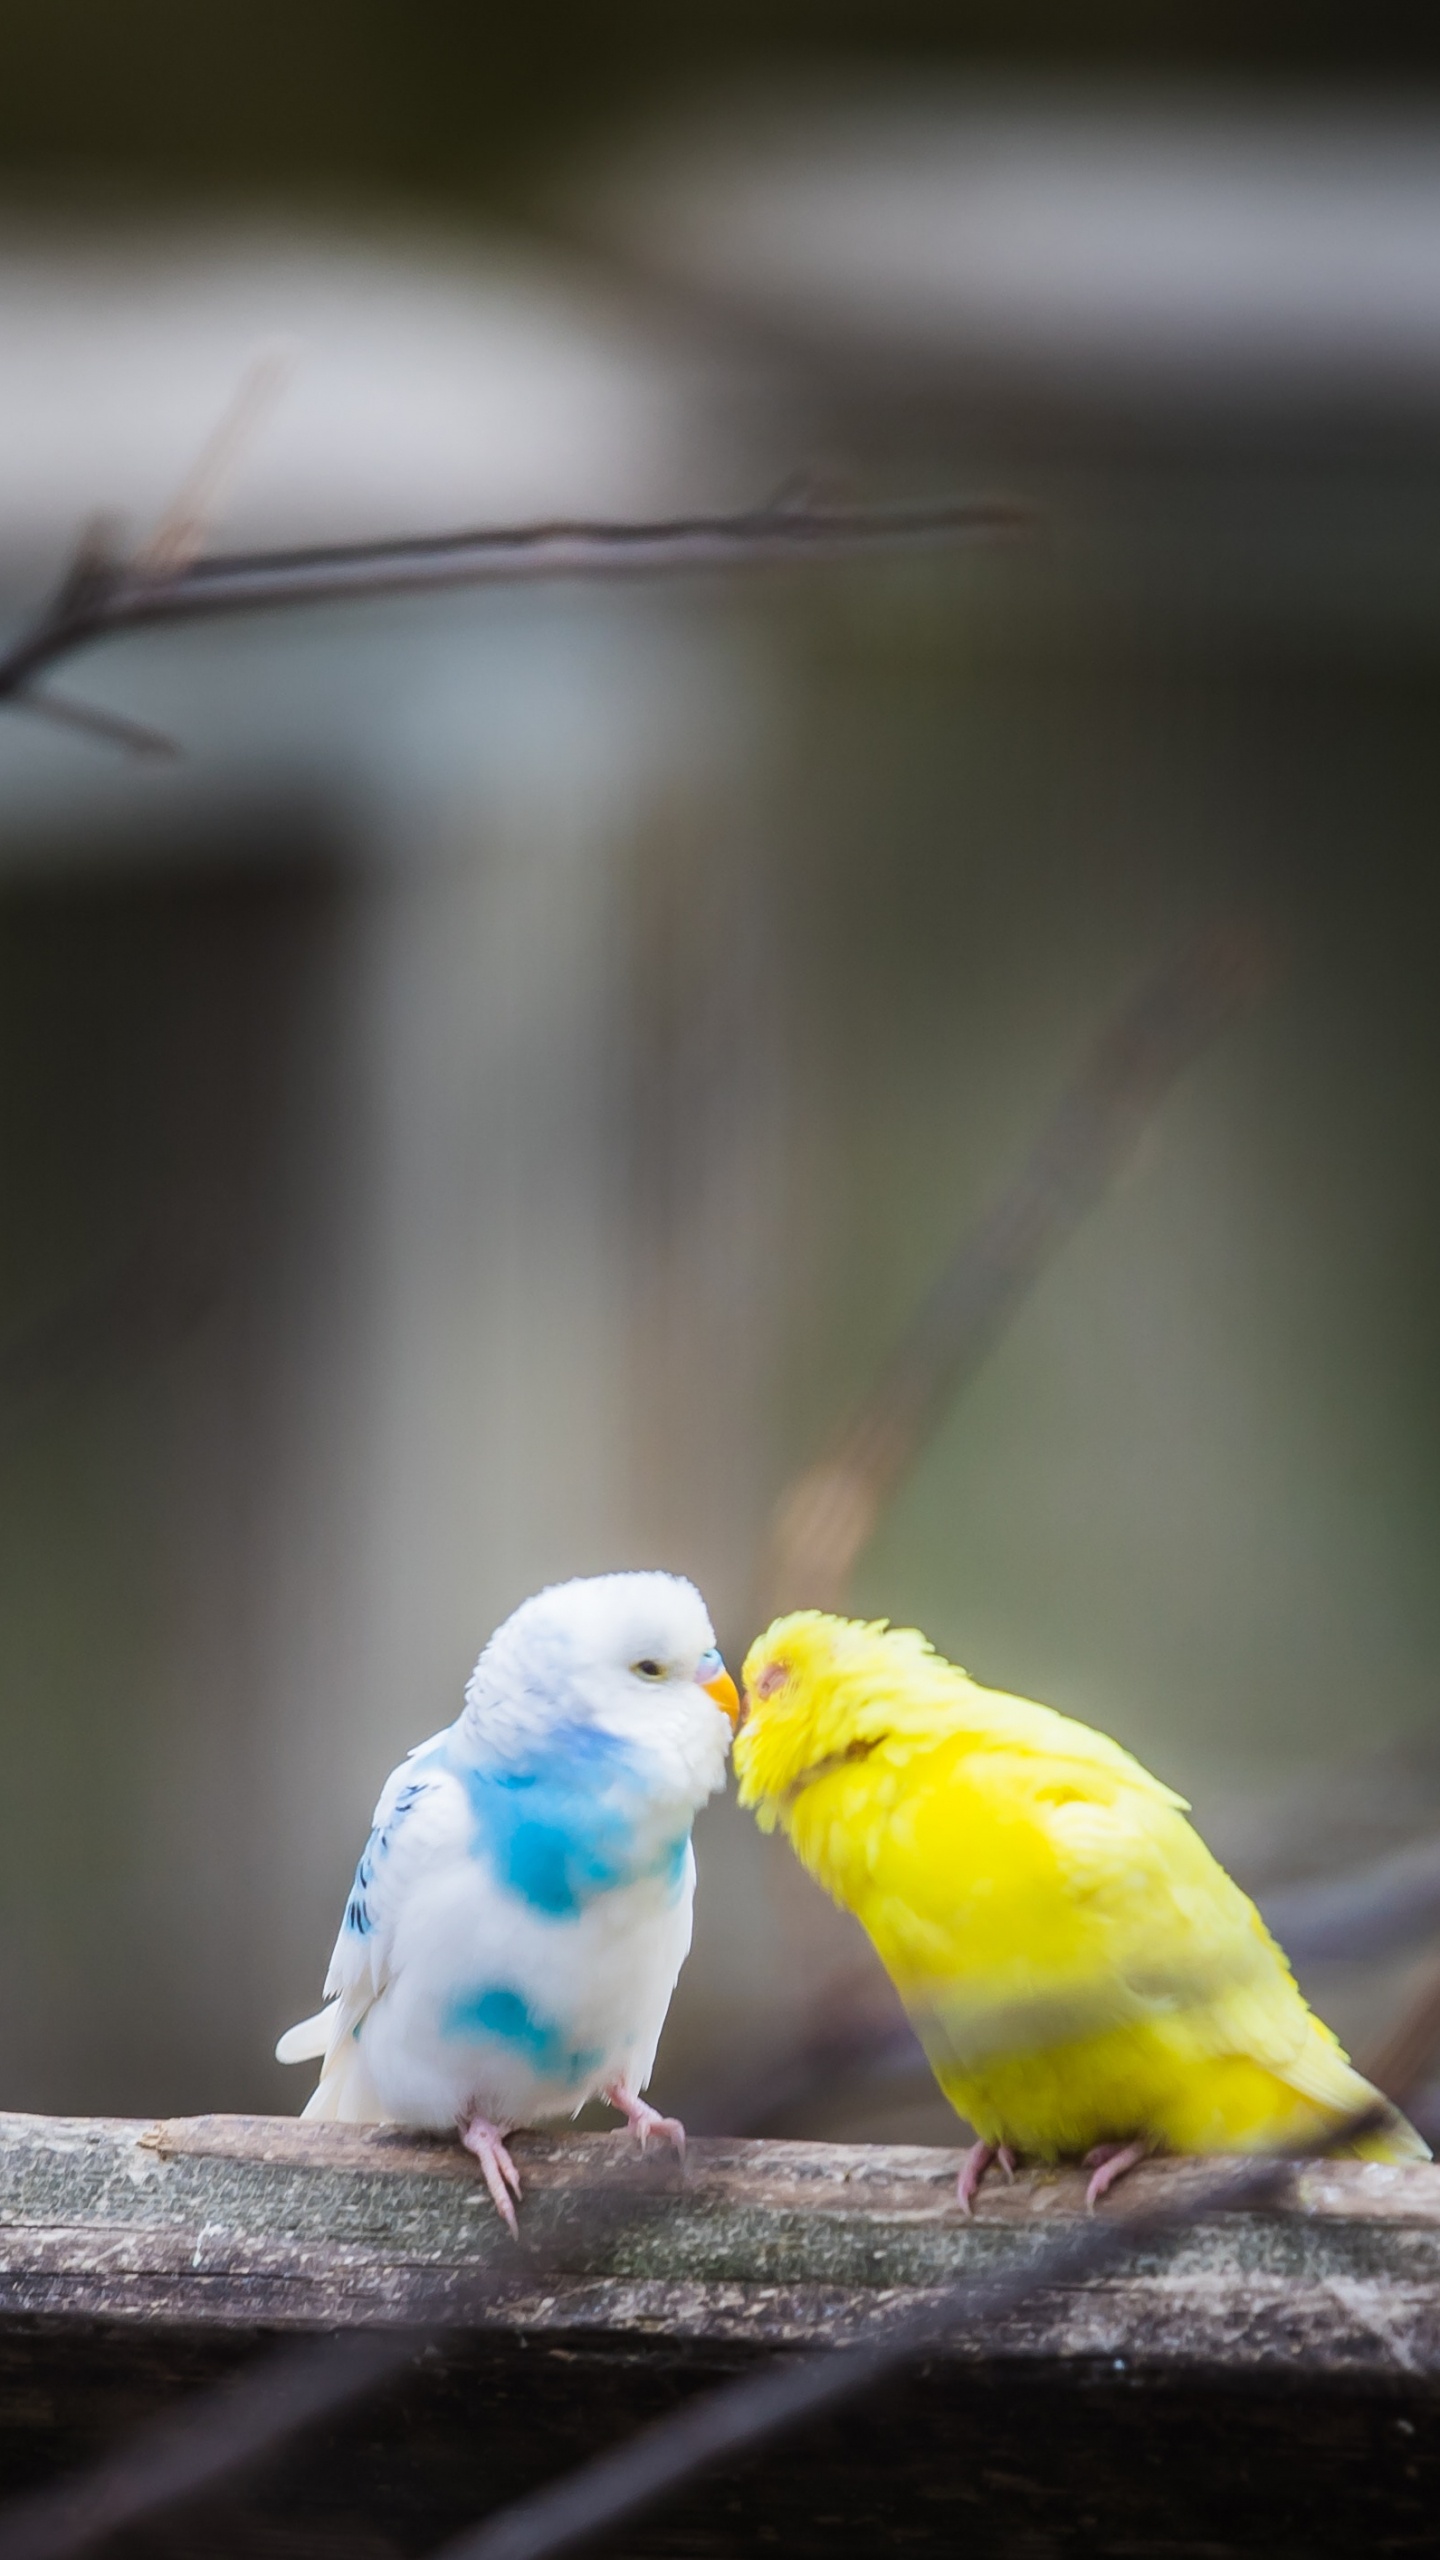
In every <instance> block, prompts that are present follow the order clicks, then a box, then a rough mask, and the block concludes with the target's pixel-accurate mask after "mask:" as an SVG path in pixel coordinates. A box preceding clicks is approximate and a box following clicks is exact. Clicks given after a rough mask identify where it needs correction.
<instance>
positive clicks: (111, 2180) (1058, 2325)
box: [0, 2116, 1440, 2380]
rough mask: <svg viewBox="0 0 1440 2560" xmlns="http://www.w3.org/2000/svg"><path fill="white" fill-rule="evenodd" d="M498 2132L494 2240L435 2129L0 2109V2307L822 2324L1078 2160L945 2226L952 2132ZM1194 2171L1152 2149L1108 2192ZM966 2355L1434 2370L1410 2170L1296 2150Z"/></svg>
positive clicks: (910, 2286)
mask: <svg viewBox="0 0 1440 2560" xmlns="http://www.w3.org/2000/svg"><path fill="white" fill-rule="evenodd" d="M517 2157H518V2158H520V2159H521V2161H522V2164H523V2168H524V2173H525V2179H526V2201H525V2226H524V2228H525V2243H526V2245H525V2247H523V2248H522V2249H521V2250H519V2251H517V2250H516V2249H515V2247H514V2245H513V2244H512V2243H511V2241H510V2240H509V2239H508V2238H507V2236H506V2234H505V2232H504V2231H503V2229H502V2228H501V2226H500V2224H499V2223H498V2221H497V2220H496V2218H495V2216H494V2214H493V2212H492V2211H491V2209H490V2207H489V2205H488V2201H487V2199H486V2197H485V2193H484V2190H483V2188H482V2187H481V2185H480V2183H479V2181H478V2180H477V2178H476V2176H475V2174H474V2171H473V2169H472V2167H471V2165H470V2163H469V2161H468V2160H467V2159H466V2157H465V2155H464V2154H463V2153H462V2152H461V2151H460V2150H459V2149H458V2147H457V2146H455V2145H452V2144H449V2143H442V2142H434V2143H430V2142H420V2141H416V2140H414V2139H412V2138H410V2137H407V2136H403V2135H399V2134H392V2133H388V2132H386V2131H384V2130H381V2129H379V2128H376V2129H371V2128H367V2127H351V2126H337V2125H309V2124H300V2123H299V2122H297V2121H292V2120H291V2119H290V2118H288V2117H250V2116H200V2117H195V2118H190V2119H184V2120H181V2121H178V2122H173V2123H167V2124H157V2125H143V2124H132V2123H125V2122H114V2121H110V2120H107V2119H98V2120H97V2119H88V2118H87V2119H79V2120H69V2119H55V2118H49V2117H32V2116H9V2117H4V2118H0V2318H5V2319H12V2320H13V2319H14V2318H15V2317H17V2316H22V2317H27V2318H31V2317H34V2316H37V2315H40V2316H43V2317H45V2318H47V2319H50V2320H57V2321H58V2320H67V2319H68V2320H77V2319H78V2320H87V2321H88V2320H93V2319H96V2318H104V2319H108V2320H143V2321H145V2322H146V2323H154V2322H156V2321H171V2322H183V2323H185V2324H186V2325H187V2326H188V2325H190V2324H194V2323H199V2324H201V2325H202V2326H213V2327H216V2328H220V2329H231V2330H233V2329H237V2328H238V2329H242V2330H259V2329H265V2330H274V2329H277V2328H285V2329H288V2328H295V2327H311V2326H319V2327H325V2328H332V2327H344V2326H349V2325H352V2324H356V2323H366V2324H370V2323H382V2324H392V2325H396V2326H404V2327H414V2326H423V2327H430V2326H432V2325H434V2324H436V2323H447V2322H452V2323H453V2322H457V2321H458V2322H461V2323H463V2324H465V2325H467V2326H473V2325H483V2326H486V2327H498V2328H500V2329H503V2330H505V2331H508V2332H512V2333H515V2334H521V2333H524V2334H526V2335H533V2336H535V2337H537V2338H538V2337H543V2336H546V2335H555V2334H559V2333H561V2332H565V2331H569V2330H575V2329H583V2330H585V2331H586V2332H587V2333H590V2334H592V2335H593V2336H595V2337H596V2338H597V2339H598V2338H610V2339H613V2340H614V2341H616V2342H617V2345H618V2344H620V2343H623V2342H624V2341H625V2340H626V2339H628V2338H630V2337H631V2336H645V2337H647V2338H670V2339H674V2340H676V2341H679V2340H682V2339H704V2340H706V2341H710V2342H714V2341H717V2340H727V2341H732V2342H736V2343H739V2342H745V2343H751V2342H762V2343H764V2344H767V2345H783V2346H793V2345H796V2344H799V2343H801V2342H804V2343H806V2344H809V2343H811V2342H812V2341H816V2342H820V2343H827V2342H828V2343H835V2342H837V2341H838V2340H840V2339H841V2338H855V2337H861V2336H863V2335H865V2334H866V2332H867V2330H868V2329H870V2328H871V2327H872V2326H873V2325H874V2324H875V2322H876V2321H877V2319H879V2318H883V2315H884V2313H885V2310H886V2307H887V2305H889V2304H892V2303H893V2301H894V2299H895V2295H896V2291H897V2288H899V2289H905V2290H914V2289H923V2288H925V2287H926V2286H933V2285H938V2284H941V2283H947V2282H950V2281H952V2280H953V2279H954V2278H956V2277H957V2276H961V2275H963V2274H964V2273H966V2272H967V2270H968V2269H970V2268H972V2267H973V2268H976V2269H979V2268H982V2267H983V2268H984V2269H986V2270H987V2271H989V2270H991V2269H993V2268H995V2267H997V2266H1003V2265H1006V2264H1010V2263H1014V2264H1020V2263H1022V2262H1023V2260H1024V2258H1025V2257H1026V2255H1027V2254H1028V2253H1030V2252H1032V2251H1033V2250H1034V2248H1035V2247H1036V2246H1037V2244H1038V2243H1039V2242H1040V2241H1041V2240H1044V2239H1047V2238H1050V2237H1052V2236H1053V2235H1054V2234H1055V2232H1056V2231H1057V2229H1059V2228H1060V2227H1062V2226H1063V2225H1064V2224H1065V2223H1067V2222H1068V2221H1073V2220H1074V2219H1075V2218H1076V2217H1077V2216H1078V2215H1079V2214H1080V2212H1081V2209H1082V2200H1083V2193H1084V2180H1083V2177H1082V2176H1081V2175H1080V2173H1079V2172H1078V2171H1071V2170H1067V2169H1061V2170H1053V2171H1052V2170H1031V2171H1027V2172H1025V2173H1023V2174H1022V2175H1021V2176H1020V2177H1019V2178H1018V2179H1017V2180H1016V2182H1015V2184H1014V2186H1013V2187H1006V2186H1004V2185H1003V2184H1001V2183H999V2182H996V2183H994V2184H992V2185H990V2186H987V2188H986V2190H985V2192H984V2195H983V2197H982V2201H981V2204H980V2208H979V2210H978V2212H977V2215H976V2218H975V2220H974V2221H973V2222H967V2221H966V2220H965V2219H964V2218H963V2216H962V2215H960V2214H959V2213H958V2212H957V2210H956V2208H955V2203H954V2184H955V2173H956V2169H957V2167H958V2164H959V2158H960V2154H959V2153H958V2152H954V2153H952V2152H948V2151H934V2150H928V2149H920V2148H917V2147H910V2146H904V2147H896V2146H890V2145H880V2144H853V2145H851V2144H839V2143H798V2142H722V2141H708V2142H702V2143H698V2144H696V2145H694V2146H693V2147H692V2152H691V2158H690V2162H689V2164H688V2166H687V2169H686V2171H685V2173H684V2175H683V2177H682V2176H681V2174H680V2173H679V2172H678V2171H677V2170H676V2169H674V2168H673V2167H672V2165H671V2163H670V2162H669V2160H668V2159H661V2158H660V2157H659V2156H652V2157H651V2158H649V2159H648V2160H644V2161H642V2160H640V2159H639V2158H638V2157H637V2156H636V2155H635V2153H634V2151H633V2150H632V2148H631V2146H630V2144H629V2142H628V2139H627V2138H626V2137H625V2136H623V2135H620V2134H615V2135H608V2134H566V2135H561V2136H542V2135H528V2136H526V2135H522V2136H520V2137H519V2138H518V2149H517ZM1210 2175H1213V2168H1207V2167H1206V2165H1205V2164H1202V2163H1198V2162H1194V2161H1166V2162H1155V2163H1152V2164H1151V2165H1150V2166H1149V2167H1147V2168H1146V2169H1144V2170H1142V2171H1140V2172H1138V2173H1137V2175H1136V2176H1135V2178H1134V2179H1133V2180H1132V2181H1131V2182H1130V2186H1129V2188H1128V2189H1127V2194H1128V2195H1129V2196H1130V2198H1131V2199H1132V2201H1133V2203H1134V2204H1136V2205H1138V2204H1139V2203H1140V2202H1142V2201H1157V2200H1158V2199H1159V2198H1160V2197H1162V2196H1166V2195H1172V2194H1173V2195H1175V2196H1176V2197H1183V2194H1184V2192H1185V2190H1186V2187H1187V2184H1188V2185H1191V2186H1193V2185H1195V2184H1196V2183H1198V2182H1199V2181H1201V2180H1202V2179H1204V2178H1206V2177H1207V2176H1210ZM527 2249H528V2251H529V2252H531V2253H532V2261H531V2262H527V2254H526V2252H527ZM534 2259H539V2260H541V2261H542V2262H543V2263H542V2266H541V2268H540V2271H539V2272H538V2273H536V2272H535V2271H534V2269H533V2260H534ZM1162 2260H1163V2262H1162ZM497 2278H499V2279H503V2282H504V2287H505V2290H504V2291H503V2292H502V2293H501V2294H500V2295H499V2296H498V2297H497V2296H496V2295H495V2294H494V2293H493V2291H490V2290H488V2289H487V2288H488V2287H490V2286H492V2285H493V2282H494V2280H495V2279H497ZM955 2352H956V2353H957V2354H959V2355H970V2354H973V2353H974V2352H975V2348H974V2345H973V2342H972V2343H971V2344H969V2345H967V2344H966V2343H965V2341H964V2340H963V2339H961V2340H959V2341H957V2344H956V2348H955ZM987 2352H989V2353H996V2354H1000V2353H1003V2354H1004V2355H1006V2356H1011V2355H1019V2356H1029V2357H1033V2356H1042V2357H1063V2358H1069V2357H1082V2358H1084V2357H1090V2356H1094V2355H1100V2356H1114V2355H1123V2356H1124V2357H1125V2358H1126V2359H1127V2362H1128V2363H1129V2364H1131V2365H1132V2366H1133V2367H1135V2368H1136V2369H1139V2368H1142V2367H1143V2368H1149V2369H1154V2370H1155V2371H1157V2372H1158V2371H1160V2370H1161V2369H1165V2370H1167V2371H1169V2370H1172V2369H1174V2368H1176V2367H1181V2368H1185V2369H1192V2370H1193V2369H1195V2368H1197V2367H1201V2366H1209V2365H1216V2364H1219V2365H1223V2366H1224V2368H1225V2369H1226V2371H1227V2372H1228V2373H1230V2374H1232V2375H1233V2374H1235V2373H1236V2372H1239V2371H1245V2370H1250V2369H1259V2368H1262V2367H1264V2366H1265V2365H1266V2364H1268V2363H1270V2362H1272V2361H1273V2360H1274V2359H1275V2358H1276V2357H1279V2358H1280V2359H1281V2360H1282V2361H1283V2362H1285V2363H1286V2364H1287V2365H1288V2364H1289V2363H1290V2362H1291V2360H1292V2359H1293V2358H1294V2357H1295V2356H1296V2355H1297V2354H1303V2355H1304V2357H1305V2358H1306V2360H1307V2368H1308V2370H1309V2371H1311V2372H1312V2373H1315V2374H1319V2373H1322V2372H1326V2373H1332V2372H1333V2373H1344V2374H1347V2375H1354V2374H1360V2373H1364V2374H1367V2375H1370V2376H1372V2377H1374V2378H1377V2379H1380V2378H1387V2379H1393V2378H1394V2377H1395V2376H1396V2375H1397V2374H1400V2373H1411V2374H1414V2373H1419V2372H1422V2371H1423V2372H1425V2373H1431V2372H1433V2373H1434V2374H1435V2375H1436V2377H1437V2380H1440V2168H1432V2167H1428V2166H1420V2167H1404V2168H1390V2167H1380V2166H1375V2165H1371V2164H1367V2163H1360V2162H1355V2161H1336V2162H1313V2163H1305V2164H1303V2165H1300V2166H1297V2167H1296V2168H1295V2169H1294V2170H1293V2172H1292V2173H1291V2176H1290V2194H1289V2198H1288V2200H1287V2201H1286V2203H1285V2204H1284V2205H1283V2207H1282V2208H1281V2209H1280V2210H1278V2211H1276V2212H1268V2213H1264V2214H1257V2215H1254V2216H1249V2215H1231V2216H1224V2217H1216V2218H1215V2219H1214V2220H1213V2221H1211V2222H1209V2223H1205V2222H1202V2223H1200V2224H1198V2225H1196V2226H1194V2227H1193V2228H1191V2229H1189V2230H1187V2231H1186V2232H1185V2234H1184V2236H1183V2238H1181V2239H1180V2240H1179V2241H1177V2242H1176V2243H1175V2245H1174V2247H1173V2248H1167V2249H1166V2250H1165V2251H1164V2252H1163V2253H1161V2255H1160V2256H1158V2257H1154V2258H1142V2259H1141V2260H1140V2261H1139V2263H1137V2264H1136V2265H1134V2266H1132V2267H1129V2268H1127V2269H1126V2270H1125V2271H1124V2272H1122V2273H1120V2274H1118V2275H1115V2276H1111V2277H1108V2278H1106V2279H1105V2280H1104V2281H1103V2282H1101V2283H1099V2284H1098V2285H1094V2286H1086V2287H1084V2288H1083V2289H1082V2290H1080V2291H1079V2292H1077V2293H1075V2294H1073V2295H1068V2296H1065V2295H1057V2296H1053V2297H1046V2298H1044V2299H1042V2300H1039V2301H1037V2302H1036V2303H1035V2304H1034V2305H1032V2306H1031V2307H1030V2308H1029V2309H1028V2310H1026V2311H1025V2312H1024V2313H1022V2314H1021V2315H1019V2316H1018V2317H1017V2319H1016V2321H1015V2322H1014V2323H1013V2324H1012V2325H1011V2326H1009V2327H1007V2329H1006V2331H1005V2333H1004V2334H1003V2336H1000V2337H995V2338H992V2339H991V2340H990V2341H988V2343H987Z"/></svg>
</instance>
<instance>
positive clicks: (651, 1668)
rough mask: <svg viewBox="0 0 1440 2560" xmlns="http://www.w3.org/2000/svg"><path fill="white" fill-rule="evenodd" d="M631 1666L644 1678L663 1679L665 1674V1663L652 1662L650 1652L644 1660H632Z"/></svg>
mask: <svg viewBox="0 0 1440 2560" xmlns="http://www.w3.org/2000/svg"><path fill="white" fill-rule="evenodd" d="M630 1668H631V1670H632V1671H637V1672H638V1673H639V1675H640V1678H641V1679H642V1680H661V1679H663V1678H664V1676H665V1666H664V1664H663V1663H660V1662H652V1661H651V1659H650V1656H649V1655H648V1653H647V1655H646V1656H645V1659H644V1661H643V1662H632V1663H631V1665H630Z"/></svg>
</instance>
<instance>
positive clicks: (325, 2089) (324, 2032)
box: [275, 1996, 386, 2124]
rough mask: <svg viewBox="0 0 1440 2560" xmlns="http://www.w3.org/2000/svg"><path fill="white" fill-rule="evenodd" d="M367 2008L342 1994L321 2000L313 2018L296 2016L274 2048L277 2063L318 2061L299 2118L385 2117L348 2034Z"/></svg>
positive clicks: (364, 2120) (348, 2120)
mask: <svg viewBox="0 0 1440 2560" xmlns="http://www.w3.org/2000/svg"><path fill="white" fill-rule="evenodd" d="M368 2007H369V2002H368V2001H365V2002H362V2003H358V2004H357V2003H356V2002H355V2001H353V2000H347V1999H345V1998H344V1997H343V1996H342V1997H341V1998H339V1999H337V2000H330V2001H327V2003H326V2005H325V2007H324V2008H323V2009H319V2010H317V2011H316V2013H315V2016H314V2017H313V2018H302V2019H301V2021H300V2024H299V2025H298V2026H297V2027H290V2028H288V2029H287V2031H286V2033H285V2034H284V2035H283V2036H282V2037H281V2039H280V2041H279V2043H278V2044H277V2046H276V2047H275V2059H276V2061H277V2062H321V2061H323V2063H324V2066H325V2067H324V2069H323V2070H322V2072H321V2074H320V2077H319V2079H318V2080H317V2082H316V2084H315V2087H314V2088H313V2089H312V2091H311V2093H310V2096H309V2097H308V2098H307V2100H306V2102H305V2104H304V2106H303V2107H302V2108H301V2110H300V2113H301V2115H302V2117H309V2118H310V2120H311V2122H312V2123H313V2122H316V2121H320V2120H325V2119H328V2120H329V2122H331V2123H332V2124H333V2123H339V2124H383V2123H384V2122H385V2121H386V2115H385V2109H384V2108H383V2107H382V2106H381V2104H380V2101H379V2099H378V2098H377V2097H376V2095H375V2092H374V2089H373V2088H372V2087H371V2084H370V2075H369V2073H368V2072H367V2071H366V2069H365V2065H364V2063H363V2061H362V2060H361V2056H360V2047H359V2045H358V2043H357V2042H356V2039H355V2036H354V2034H353V2033H352V2030H353V2028H355V2027H356V2026H358V2024H359V2022H360V2019H361V2018H362V2017H363V2016H364V2014H365V2010H366V2009H367V2008H368Z"/></svg>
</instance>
